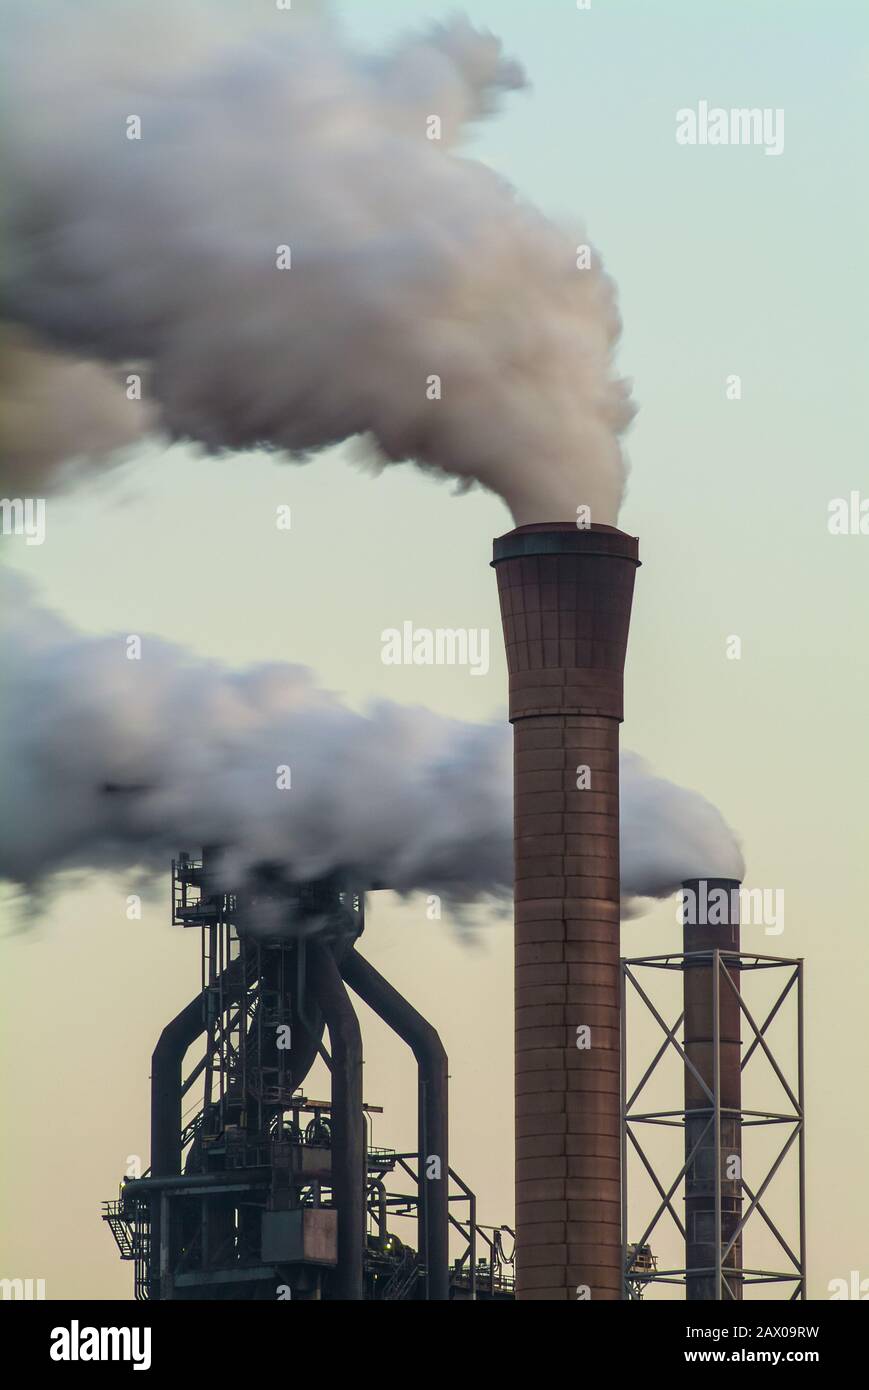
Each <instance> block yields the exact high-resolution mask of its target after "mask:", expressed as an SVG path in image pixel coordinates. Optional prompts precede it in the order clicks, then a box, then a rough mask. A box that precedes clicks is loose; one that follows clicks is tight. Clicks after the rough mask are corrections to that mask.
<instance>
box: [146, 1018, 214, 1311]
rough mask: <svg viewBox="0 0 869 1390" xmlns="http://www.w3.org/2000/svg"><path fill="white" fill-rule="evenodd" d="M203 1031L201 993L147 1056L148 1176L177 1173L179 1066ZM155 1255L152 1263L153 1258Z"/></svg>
mask: <svg viewBox="0 0 869 1390" xmlns="http://www.w3.org/2000/svg"><path fill="white" fill-rule="evenodd" d="M204 1030H205V1017H204V1004H203V998H202V995H201V994H197V995H196V996H195V998H193V999H191V1000H190V1003H189V1004H187V1005H186V1006H185V1007H184V1008H183V1009H182V1010H181V1012H180V1013H179V1014H176V1016H175V1018H173V1019H172V1022H171V1023H167V1024H166V1027H165V1028H164V1029H163V1032H162V1033H161V1034H160V1038H159V1041H158V1043H157V1046H156V1047H155V1048H154V1051H153V1053H152V1055H151V1176H152V1177H154V1178H163V1177H174V1176H176V1175H177V1174H180V1172H181V1085H182V1082H181V1064H182V1063H183V1061H184V1055H185V1053H186V1051H187V1049H188V1047H190V1045H191V1044H192V1043H194V1042H195V1041H196V1039H197V1038H198V1037H199V1035H200V1033H202V1032H204ZM161 1201H162V1198H161V1194H160V1193H159V1192H157V1193H155V1194H154V1196H153V1197H152V1199H151V1251H152V1262H151V1276H152V1277H151V1287H150V1289H149V1296H150V1297H151V1298H152V1299H159V1297H160V1286H161V1279H162V1272H163V1268H164V1265H165V1263H166V1259H167V1258H168V1251H167V1252H165V1254H164V1251H163V1248H162V1240H161V1229H162V1222H161V1219H160V1217H161V1211H160V1207H161ZM155 1255H156V1257H157V1258H156V1260H155V1259H154V1258H153V1257H154V1256H155Z"/></svg>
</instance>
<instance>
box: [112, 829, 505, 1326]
mask: <svg viewBox="0 0 869 1390" xmlns="http://www.w3.org/2000/svg"><path fill="white" fill-rule="evenodd" d="M173 919H174V921H175V922H176V923H178V924H180V925H183V926H196V927H201V929H202V989H201V991H200V993H199V994H197V995H196V996H195V997H194V998H193V999H192V1000H191V1001H190V1003H189V1004H188V1005H187V1006H186V1007H185V1008H184V1009H182V1011H181V1013H180V1014H178V1015H177V1017H176V1018H175V1019H173V1020H172V1022H171V1023H169V1024H167V1026H166V1028H165V1029H164V1030H163V1033H162V1034H161V1036H160V1040H159V1042H158V1043H157V1046H156V1048H155V1050H154V1054H153V1058H152V1074H151V1167H150V1169H149V1170H148V1172H147V1173H145V1174H144V1175H143V1176H142V1177H141V1178H135V1179H128V1180H127V1181H126V1182H125V1183H124V1184H123V1186H122V1188H121V1192H120V1197H119V1199H118V1200H117V1201H115V1202H107V1203H105V1204H104V1212H103V1215H104V1219H105V1220H106V1221H107V1222H108V1224H109V1226H110V1227H111V1230H112V1232H113V1234H114V1236H115V1239H116V1241H117V1244H118V1247H119V1249H120V1252H121V1256H122V1258H123V1259H128V1260H132V1261H134V1263H135V1280H134V1286H135V1293H136V1297H137V1298H146V1299H185V1298H200V1299H201V1298H210V1299H214V1298H224V1299H238V1298H254V1299H275V1298H279V1299H280V1298H287V1299H289V1298H291V1299H294V1300H296V1301H299V1300H301V1301H306V1300H311V1299H322V1298H325V1299H345V1300H360V1299H376V1300H381V1299H389V1300H395V1299H419V1298H423V1299H432V1300H437V1299H448V1298H451V1299H468V1298H470V1299H474V1298H505V1297H512V1287H513V1279H512V1265H513V1252H512V1250H510V1251H509V1252H508V1251H507V1250H505V1248H504V1242H503V1236H502V1232H501V1230H498V1231H495V1232H493V1233H492V1234H491V1235H490V1234H487V1229H488V1228H484V1227H482V1226H480V1225H479V1224H478V1223H477V1219H476V1199H475V1197H474V1194H473V1193H472V1192H471V1191H470V1189H469V1188H468V1187H466V1185H465V1184H464V1183H463V1182H462V1181H461V1179H460V1178H459V1177H458V1176H457V1175H456V1174H455V1173H454V1172H453V1170H452V1169H451V1168H450V1166H449V1157H448V1151H447V1057H446V1053H445V1052H444V1049H443V1046H442V1045H441V1041H440V1039H439V1037H438V1035H437V1033H436V1032H435V1030H434V1028H432V1026H431V1025H430V1024H429V1023H427V1022H426V1020H425V1019H424V1018H422V1016H421V1015H420V1014H418V1013H417V1012H416V1010H415V1009H413V1008H412V1007H411V1006H410V1004H408V1003H407V1001H406V1000H405V999H403V998H402V997H401V995H400V994H398V992H397V991H396V990H395V989H393V987H392V986H391V985H390V984H388V983H387V981H386V980H384V979H383V977H382V976H381V975H379V974H378V972H377V971H376V970H375V969H374V968H373V967H372V966H371V965H369V963H368V962H367V961H365V960H363V959H362V957H361V956H359V955H358V954H357V952H356V949H355V943H356V940H357V938H358V937H359V935H360V934H361V932H362V930H363V927H364V899H363V897H362V895H361V893H359V892H357V891H355V890H354V889H353V888H352V886H350V885H348V884H346V883H343V882H341V881H339V880H338V879H336V878H334V877H333V878H331V879H329V880H325V881H322V882H318V883H313V884H303V885H299V884H292V883H287V882H286V881H284V880H283V879H282V878H281V877H280V875H276V874H274V873H269V872H266V871H263V873H262V874H261V875H260V886H259V887H258V889H257V890H256V892H255V893H253V894H252V895H251V894H248V895H246V897H245V898H244V899H241V898H238V897H236V895H234V894H229V893H226V892H223V891H222V890H220V889H219V888H218V887H217V885H216V883H215V882H214V881H213V868H212V866H211V861H210V859H209V857H208V856H207V855H204V856H203V858H202V860H195V859H191V858H190V857H189V856H187V855H182V856H181V858H180V859H179V860H178V861H177V862H176V863H174V864H173ZM345 982H346V983H347V984H349V985H350V987H351V988H352V989H353V990H354V992H355V993H356V994H358V995H359V997H360V998H362V999H364V1000H365V1002H366V1003H368V1004H369V1005H370V1007H371V1008H372V1009H374V1010H375V1012H376V1013H378V1014H379V1015H380V1017H381V1018H382V1019H383V1020H384V1021H385V1022H386V1023H387V1024H388V1025H389V1027H391V1028H392V1029H393V1031H395V1032H396V1033H397V1034H398V1036H399V1037H401V1038H402V1039H403V1040H404V1041H405V1042H406V1043H407V1044H408V1046H410V1047H411V1049H412V1050H413V1052H414V1055H415V1057H416V1060H417V1065H418V1069H419V1149H418V1151H417V1152H416V1153H394V1152H392V1151H391V1150H388V1149H380V1148H373V1147H372V1146H371V1144H370V1142H369V1140H370V1130H369V1120H370V1118H371V1117H372V1116H373V1115H374V1114H376V1113H379V1110H378V1108H377V1107H374V1106H370V1105H365V1104H364V1103H363V1099H362V1037H361V1033H360V1029H359V1023H358V1020H357V1018H356V1014H355V1011H354V1009H353V1007H352V1005H351V1003H350V997H349V995H348V993H347V989H346V987H345ZM324 1030H327V1031H328V1034H329V1043H330V1051H327V1050H326V1048H325V1046H324V1044H323V1040H322V1039H323V1034H324ZM203 1036H204V1039H205V1048H204V1053H203V1055H202V1057H201V1058H200V1059H199V1060H198V1061H197V1062H196V1063H195V1064H194V1065H193V1066H192V1067H191V1068H190V1069H189V1071H188V1072H187V1074H186V1076H185V1075H184V1067H185V1057H186V1053H187V1051H188V1049H189V1048H190V1047H191V1046H192V1045H193V1044H194V1043H195V1042H196V1041H197V1040H198V1039H200V1038H202V1037H203ZM318 1054H319V1056H321V1057H322V1058H323V1060H324V1062H325V1063H326V1065H327V1067H328V1068H329V1071H330V1072H331V1098H330V1099H329V1100H313V1099H311V1098H310V1097H308V1096H306V1095H305V1094H304V1093H303V1091H302V1090H301V1086H302V1083H303V1082H304V1080H305V1078H306V1076H307V1075H308V1072H309V1071H310V1069H311V1066H312V1065H313V1062H314V1060H315V1058H316V1057H317V1056H318ZM194 1085H200V1086H201V1101H196V1102H194V1104H193V1105H192V1107H191V1109H192V1114H189V1118H187V1119H186V1123H185V1117H184V1116H183V1114H182V1107H183V1104H184V1098H185V1097H186V1096H187V1095H188V1094H189V1093H190V1091H191V1089H192V1088H193V1087H194ZM394 1184H398V1187H397V1189H396V1187H395V1186H394ZM396 1218H405V1219H407V1218H409V1219H410V1220H411V1221H412V1222H416V1227H417V1231H418V1240H417V1244H416V1247H414V1246H412V1245H407V1244H405V1243H404V1242H403V1241H402V1240H401V1239H399V1237H398V1234H397V1233H396V1231H395V1227H394V1224H393V1223H394V1220H395V1219H396ZM403 1229H406V1228H403ZM450 1229H453V1230H454V1231H455V1232H456V1233H457V1236H458V1237H460V1240H458V1242H457V1243H458V1244H459V1246H460V1254H459V1255H458V1257H457V1258H456V1259H455V1261H454V1262H453V1264H452V1265H451V1264H450V1252H449V1232H450ZM502 1230H503V1231H504V1232H507V1231H508V1228H506V1227H505V1228H502ZM508 1234H509V1236H510V1238H512V1237H513V1233H512V1231H510V1232H508ZM478 1242H479V1243H480V1244H481V1245H482V1246H484V1247H486V1248H487V1249H488V1251H489V1257H488V1259H487V1258H486V1256H483V1257H482V1258H481V1259H480V1260H478V1258H477V1250H478Z"/></svg>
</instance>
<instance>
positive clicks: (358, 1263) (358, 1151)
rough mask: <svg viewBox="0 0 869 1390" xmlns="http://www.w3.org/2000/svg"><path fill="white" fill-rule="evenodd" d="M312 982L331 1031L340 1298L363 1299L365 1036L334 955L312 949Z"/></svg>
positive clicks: (327, 949)
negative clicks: (363, 1041)
mask: <svg viewBox="0 0 869 1390" xmlns="http://www.w3.org/2000/svg"><path fill="white" fill-rule="evenodd" d="M308 982H309V984H310V987H311V991H312V993H313V996H314V999H315V1000H316V1002H317V1004H318V1005H319V1007H320V1009H321V1010H322V1012H323V1017H324V1018H325V1020H326V1027H327V1028H328V1030H329V1043H330V1046H331V1054H332V1061H331V1065H332V1110H331V1115H332V1192H333V1195H334V1201H335V1206H336V1208H337V1210H338V1267H337V1270H336V1272H335V1273H336V1280H335V1285H336V1292H337V1294H338V1297H339V1298H342V1299H346V1300H353V1301H359V1300H361V1299H362V1298H364V1293H365V1290H364V1274H363V1260H364V1253H365V1161H366V1157H365V1141H364V1132H363V1115H362V1034H361V1032H360V1029H359V1020H358V1018H357V1017H356V1014H355V1012H354V1009H353V1006H352V1004H351V1003H350V998H349V995H348V994H347V991H346V989H345V988H344V984H343V981H342V979H341V974H340V972H339V970H338V966H337V964H336V963H335V957H334V956H333V954H332V952H331V950H330V949H329V948H328V946H323V945H319V944H315V945H313V946H311V947H310V948H309V956H308Z"/></svg>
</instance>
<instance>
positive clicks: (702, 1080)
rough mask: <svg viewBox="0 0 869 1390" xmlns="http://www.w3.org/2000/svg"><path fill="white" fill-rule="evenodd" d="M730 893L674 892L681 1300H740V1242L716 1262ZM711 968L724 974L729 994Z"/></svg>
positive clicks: (731, 1198)
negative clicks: (680, 965)
mask: <svg viewBox="0 0 869 1390" xmlns="http://www.w3.org/2000/svg"><path fill="white" fill-rule="evenodd" d="M739 888H740V885H739V881H738V880H737V879H728V878H710V879H696V878H695V879H687V880H686V881H685V883H683V885H682V928H683V934H684V952H685V960H684V970H683V980H684V995H685V1031H684V1040H685V1055H686V1057H687V1059H688V1062H690V1063H691V1067H693V1068H694V1070H693V1071H692V1070H691V1067H689V1066H688V1065H687V1064H686V1067H685V1160H686V1162H688V1160H689V1158H690V1160H691V1161H690V1162H689V1163H688V1168H687V1170H686V1173H685V1231H686V1246H685V1268H686V1270H687V1275H686V1280H685V1297H686V1298H687V1299H688V1300H689V1302H712V1301H715V1300H718V1299H725V1300H726V1299H737V1300H739V1299H741V1298H742V1279H741V1278H740V1277H739V1275H738V1273H736V1271H740V1270H741V1269H742V1236H741V1235H740V1236H738V1237H737V1238H736V1240H735V1241H734V1243H733V1246H732V1248H731V1250H730V1252H729V1254H728V1255H727V1256H726V1257H725V1258H724V1259H723V1260H722V1259H721V1254H722V1251H723V1250H725V1249H726V1248H727V1246H728V1245H729V1243H730V1240H731V1238H732V1236H733V1233H734V1231H735V1230H736V1228H737V1226H738V1225H739V1222H740V1221H741V1220H742V1070H741V1064H742V1048H741V1040H740V1022H741V1018H740V1015H741V1010H740V1007H739V998H738V993H739V987H740V969H739V949H740V932H739ZM710 919H711V920H710ZM716 950H717V951H719V952H720V958H719V959H720V969H719V972H718V979H717V981H716V971H715V956H714V952H715V951H716ZM721 970H726V971H727V973H728V975H729V976H730V978H731V980H732V981H733V983H734V985H735V987H736V993H734V990H733V989H731V987H730V985H729V984H728V983H727V980H726V979H725V978H724V977H723V975H722V974H721ZM716 984H717V989H716ZM716 1040H717V1047H716ZM695 1072H696V1075H695ZM716 1082H717V1085H716ZM716 1091H717V1094H716ZM710 1095H711V1099H710ZM695 1149H696V1153H695V1152H694V1151H695ZM692 1155H693V1156H692Z"/></svg>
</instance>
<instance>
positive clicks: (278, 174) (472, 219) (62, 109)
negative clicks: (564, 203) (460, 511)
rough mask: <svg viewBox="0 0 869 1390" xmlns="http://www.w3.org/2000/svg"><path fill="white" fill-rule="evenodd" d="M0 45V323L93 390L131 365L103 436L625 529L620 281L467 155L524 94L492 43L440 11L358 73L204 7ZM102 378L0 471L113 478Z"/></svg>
mask: <svg viewBox="0 0 869 1390" xmlns="http://www.w3.org/2000/svg"><path fill="white" fill-rule="evenodd" d="M4 26H5V29H6V34H5V37H4V51H5V56H6V68H7V72H6V75H5V78H4V83H3V88H4V94H3V96H2V115H3V121H4V132H5V135H4V142H5V149H4V205H3V209H2V214H0V232H2V236H3V242H4V257H3V262H2V267H0V299H2V306H3V307H2V312H3V314H4V316H5V317H6V318H7V320H11V321H12V322H14V323H15V324H17V325H18V326H19V327H23V328H26V329H28V330H30V331H32V332H35V333H36V334H38V335H39V337H40V339H41V340H43V341H44V342H45V343H46V344H50V345H52V346H53V347H54V348H56V349H60V350H63V351H64V352H65V353H68V354H75V355H78V356H80V357H82V358H83V359H85V360H86V361H87V362H88V363H90V364H91V365H90V367H89V371H90V372H92V373H93V372H95V371H96V370H97V369H96V368H95V367H94V366H93V363H96V362H99V363H102V364H104V365H105V367H107V368H111V369H113V370H115V371H116V372H117V371H118V370H119V369H120V370H122V371H123V370H126V369H127V368H128V367H129V366H130V365H131V364H132V365H133V366H134V367H135V368H139V369H141V370H142V372H143V374H144V389H145V391H146V399H147V402H148V407H149V413H148V415H147V416H146V413H145V412H144V411H142V410H141V409H138V408H136V406H135V405H134V403H132V402H130V403H128V402H126V400H125V399H124V397H123V394H122V387H121V385H120V384H118V387H117V390H118V393H119V394H118V397H117V400H118V409H117V410H116V411H112V412H111V415H112V421H113V424H114V426H117V425H118V424H119V420H118V418H117V417H118V416H119V414H120V412H121V411H122V410H124V409H127V410H128V412H129V414H128V423H127V424H126V426H121V428H120V430H119V433H120V436H121V438H120V442H121V443H125V442H126V441H127V440H128V439H129V438H130V437H132V436H134V435H135V434H136V433H137V432H138V431H139V430H140V429H143V428H145V427H146V426H149V425H150V426H152V427H154V428H157V429H158V430H159V431H160V432H161V433H162V435H163V437H164V438H167V439H175V438H180V439H187V440H193V441H197V442H199V443H200V444H201V445H202V446H204V447H205V448H206V449H208V450H210V451H222V450H243V449H249V448H256V447H265V448H268V449H273V450H276V451H285V452H286V453H287V454H288V455H293V456H295V457H296V458H297V459H298V458H305V457H306V456H308V455H309V454H310V453H311V452H312V451H315V450H318V449H320V448H323V447H324V446H327V445H330V444H334V443H337V442H339V441H342V440H346V439H349V438H351V437H355V436H362V437H363V439H364V440H365V441H366V443H367V445H368V446H369V455H370V456H372V457H375V458H377V459H378V460H379V461H381V462H401V461H405V460H412V461H414V462H415V463H417V464H418V465H419V466H420V467H422V468H424V469H427V470H431V471H433V472H435V473H438V474H441V475H448V476H450V477H452V478H455V479H457V480H459V481H460V482H461V483H462V484H463V485H470V484H473V483H475V482H476V483H480V484H482V485H483V486H484V487H486V488H489V489H491V490H493V491H494V492H496V493H498V494H500V495H501V496H502V497H503V498H504V499H505V501H506V502H507V503H508V505H509V506H510V508H511V509H512V511H513V514H514V516H515V518H516V521H517V522H519V523H522V522H528V521H538V520H545V521H554V520H562V519H573V518H574V517H575V515H576V508H577V506H578V505H579V504H581V503H586V504H588V505H590V506H591V509H592V516H593V519H594V520H596V521H601V522H614V521H615V520H616V516H617V512H618V507H619V502H620V500H621V497H622V493H623V489H624V477H625V466H624V460H623V457H622V452H621V448H620V443H619V437H620V434H621V432H622V431H623V430H624V429H625V428H626V426H627V424H628V423H629V421H630V419H631V416H632V413H633V412H632V407H631V405H630V402H629V399H628V392H627V388H626V386H625V384H624V383H622V382H620V381H619V380H618V379H617V378H616V377H615V376H614V375H613V369H612V358H613V353H614V350H615V346H616V343H617V339H618V335H619V331H620V323H619V316H618V312H617V308H616V304H615V297H614V292H613V287H612V284H611V282H610V281H609V279H608V277H607V276H606V275H605V274H604V272H603V270H602V267H601V264H600V260H599V258H598V256H597V255H596V253H592V259H591V264H590V266H589V267H587V268H579V267H578V263H577V236H576V234H570V235H569V234H568V233H567V232H566V231H564V230H561V229H559V228H558V227H556V226H554V225H553V224H551V223H550V222H548V221H547V220H546V219H545V218H544V217H543V216H542V215H541V214H540V213H538V212H537V211H536V210H535V209H534V208H533V207H531V206H529V205H527V204H526V203H525V202H523V201H522V199H521V198H520V197H519V196H518V195H517V193H516V192H515V190H514V189H513V188H511V187H510V186H509V185H508V184H507V183H505V182H504V181H503V180H502V179H501V178H499V177H498V176H497V175H496V174H495V173H494V172H493V171H492V170H491V169H490V168H488V167H487V166H485V165H484V164H482V163H481V162H479V161H476V160H473V159H471V158H468V157H466V156H465V155H463V154H462V153H461V150H460V146H461V142H462V141H463V140H464V139H465V138H466V137H467V135H468V133H469V128H470V127H472V125H473V123H474V122H476V121H478V120H480V119H482V118H485V117H488V116H489V115H490V114H491V113H493V112H495V111H496V110H497V108H498V106H499V104H500V100H501V98H502V96H503V94H504V93H506V92H509V91H511V90H513V89H517V88H521V87H522V86H524V85H525V76H524V73H523V72H522V69H521V68H520V67H519V66H518V65H517V64H516V63H515V62H512V61H509V60H508V59H507V58H506V57H505V56H504V54H503V52H502V48H501V44H500V42H499V41H498V40H497V39H496V38H495V37H494V36H493V35H491V34H489V33H486V32H481V31H479V30H477V29H475V28H473V27H472V26H471V25H470V24H469V23H468V21H467V20H465V19H463V18H461V17H458V18H453V19H451V20H450V21H449V22H447V23H444V24H436V25H434V26H432V27H431V28H429V29H428V30H427V31H426V32H422V33H419V34H414V35H411V36H409V37H407V38H405V39H404V40H403V41H402V42H400V43H398V44H397V45H396V46H395V47H393V48H392V49H390V50H389V51H387V52H384V53H381V54H378V55H373V56H372V55H370V54H365V53H359V52H356V51H354V50H353V49H352V48H351V47H350V46H349V45H348V43H347V42H346V41H345V39H344V38H343V36H342V34H341V33H340V31H339V29H338V28H337V26H336V24H335V23H334V22H333V21H331V20H328V19H325V18H318V17H312V16H311V13H310V12H309V7H306V6H302V5H296V4H294V5H293V7H292V9H289V10H281V11H278V10H277V8H276V7H275V6H269V5H265V6H248V7H244V6H236V7H235V9H234V10H233V9H232V8H229V7H223V6H221V5H220V4H218V3H215V0H209V3H201V0H172V3H171V4H167V3H161V2H160V0H133V3H129V4H119V3H118V2H117V0H111V3H101V2H98V0H79V3H77V4H76V5H66V6H58V5H56V4H53V3H52V4H50V5H48V6H47V7H46V4H45V0H26V3H22V0H12V3H10V4H7V6H6V7H5V14H4ZM136 118H137V119H138V121H139V122H140V123H141V131H140V134H141V138H139V139H129V138H127V137H128V133H129V131H131V130H132V131H133V132H134V133H135V129H136V127H135V125H132V126H131V125H130V121H131V120H135V119H136ZM438 121H439V122H440V126H439V129H438V127H437V125H436V122H438ZM433 133H436V134H438V135H439V138H435V139H432V138H429V137H430V135H432V134H433ZM583 240H584V239H583ZM280 247H288V248H289V259H290V268H288V269H279V268H278V267H277V260H278V248H280ZM284 261H285V262H286V253H284ZM434 378H438V379H439V383H440V384H439V386H438V384H437V383H436V382H434ZM106 380H108V378H107V379H106ZM105 384H106V383H105V382H102V383H100V385H99V389H97V383H96V381H93V382H88V381H86V382H84V383H83V388H82V391H81V394H80V396H79V398H78V402H77V404H75V405H74V406H70V405H69V401H68V397H67V395H66V393H65V392H64V390H63V389H62V388H61V389H60V390H59V391H58V393H57V395H56V396H55V399H54V405H53V410H54V414H55V416H56V418H57V420H58V422H59V424H60V425H61V426H62V433H63V437H57V435H55V437H54V438H47V439H45V440H44V441H43V443H42V445H41V446H40V447H37V446H36V444H35V443H34V446H33V449H32V454H33V457H32V458H30V457H29V456H28V454H27V451H26V450H25V451H23V452H22V451H21V450H19V449H18V447H17V445H16V443H15V440H14V438H13V439H11V440H10V441H9V442H8V446H7V456H6V461H5V464H4V471H3V474H2V475H0V476H2V477H5V478H6V479H7V480H9V479H11V480H14V483H15V490H16V491H18V492H21V491H22V490H23V487H24V484H23V483H22V481H21V474H22V471H26V469H27V468H28V467H32V470H33V472H32V482H31V484H30V485H29V487H28V490H29V491H30V492H34V491H36V490H37V489H43V488H45V487H46V485H47V482H48V481H51V482H52V483H54V484H58V485H59V484H60V483H62V482H63V481H64V480H65V478H66V477H67V476H68V471H67V470H66V469H65V467H64V466H63V465H65V464H66V463H67V460H68V458H69V457H70V456H74V457H76V458H79V459H80V458H81V456H83V455H84V456H86V457H89V458H90V459H91V462H92V465H93V466H97V467H98V466H101V464H103V463H105V462H106V461H109V462H111V460H112V455H111V454H110V453H107V448H106V446H107V444H110V443H111V437H112V428H110V422H109V421H107V419H106V405H105V398H104V394H103V389H102V388H103V386H104V385H105ZM92 388H93V389H92ZM438 392H439V393H440V398H439V399H438V398H437V395H438ZM432 395H434V396H435V398H434V399H430V396H432ZM91 401H93V405H94V410H95V412H96V414H95V416H94V418H91V417H90V415H89V411H88V405H89V402H91ZM47 458H48V463H47ZM52 459H53V460H54V462H55V463H56V464H57V471H56V472H52V470H51V468H50V466H49V465H50V462H51V460H52ZM4 486H8V484H4Z"/></svg>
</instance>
